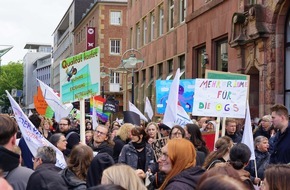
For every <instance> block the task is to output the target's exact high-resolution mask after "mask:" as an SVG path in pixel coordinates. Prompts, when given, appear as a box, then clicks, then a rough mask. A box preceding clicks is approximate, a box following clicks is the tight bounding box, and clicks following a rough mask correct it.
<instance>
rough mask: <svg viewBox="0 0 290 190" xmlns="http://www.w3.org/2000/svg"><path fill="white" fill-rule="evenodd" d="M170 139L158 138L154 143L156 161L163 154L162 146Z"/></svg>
mask: <svg viewBox="0 0 290 190" xmlns="http://www.w3.org/2000/svg"><path fill="white" fill-rule="evenodd" d="M167 141H168V137H163V138H160V139H156V140H155V141H154V142H153V143H152V144H151V146H152V149H153V151H154V155H155V159H156V161H157V160H158V159H159V158H160V157H161V156H162V152H161V148H162V147H164V146H165V145H166V143H167Z"/></svg>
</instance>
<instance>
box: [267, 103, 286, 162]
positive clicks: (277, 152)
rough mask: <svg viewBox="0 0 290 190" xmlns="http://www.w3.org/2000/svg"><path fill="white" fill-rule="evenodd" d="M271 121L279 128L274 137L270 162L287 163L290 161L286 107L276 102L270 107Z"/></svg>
mask: <svg viewBox="0 0 290 190" xmlns="http://www.w3.org/2000/svg"><path fill="white" fill-rule="evenodd" d="M271 112H272V123H273V125H274V127H275V128H277V129H279V131H278V132H277V134H276V135H275V139H274V142H275V144H274V148H273V153H272V154H271V157H270V163H271V164H278V163H280V164H288V163H289V162H290V146H289V144H290V129H289V128H290V127H289V113H288V109H287V108H286V107H285V106H283V105H281V104H276V105H274V106H272V107H271Z"/></svg>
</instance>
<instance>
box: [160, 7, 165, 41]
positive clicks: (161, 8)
mask: <svg viewBox="0 0 290 190" xmlns="http://www.w3.org/2000/svg"><path fill="white" fill-rule="evenodd" d="M163 22H164V10H163V7H161V6H160V7H159V36H161V35H162V34H163Z"/></svg>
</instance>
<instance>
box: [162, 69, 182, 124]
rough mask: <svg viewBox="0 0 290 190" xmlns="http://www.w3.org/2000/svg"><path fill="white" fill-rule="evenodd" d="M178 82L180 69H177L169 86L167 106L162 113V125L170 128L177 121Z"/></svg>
mask: <svg viewBox="0 0 290 190" xmlns="http://www.w3.org/2000/svg"><path fill="white" fill-rule="evenodd" d="M179 81H180V69H179V68H178V69H177V71H176V74H175V77H174V79H173V81H172V84H171V86H170V90H169V95H168V100H167V105H166V108H165V112H164V118H163V123H164V124H165V125H167V126H168V127H170V128H172V127H173V126H174V125H175V124H176V123H175V121H176V119H177V109H178V108H177V104H178V91H179Z"/></svg>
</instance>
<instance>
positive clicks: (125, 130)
mask: <svg viewBox="0 0 290 190" xmlns="http://www.w3.org/2000/svg"><path fill="white" fill-rule="evenodd" d="M133 128H134V125H133V124H131V123H125V124H123V125H122V126H121V127H120V129H119V130H118V132H117V136H116V137H115V138H114V143H115V145H114V148H113V151H114V152H113V159H114V161H115V163H118V159H119V155H120V153H121V150H122V148H123V146H124V145H125V144H128V143H129V141H130V139H131V129H133Z"/></svg>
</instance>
